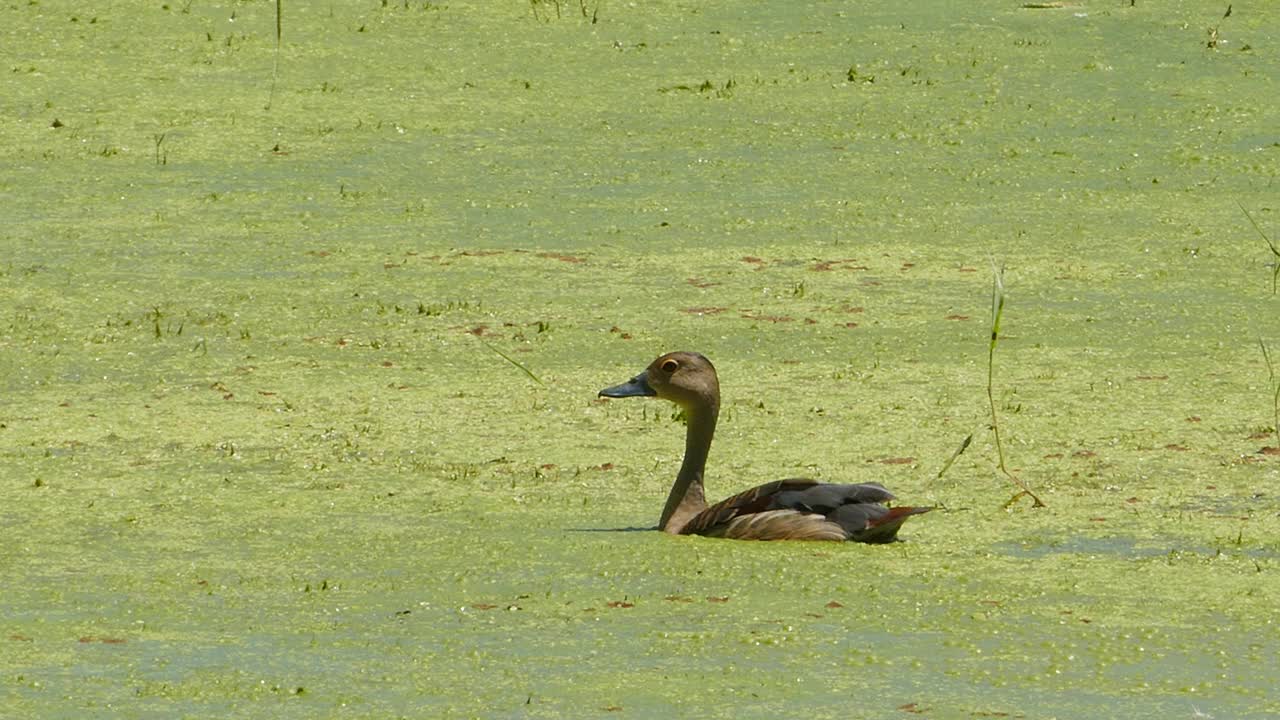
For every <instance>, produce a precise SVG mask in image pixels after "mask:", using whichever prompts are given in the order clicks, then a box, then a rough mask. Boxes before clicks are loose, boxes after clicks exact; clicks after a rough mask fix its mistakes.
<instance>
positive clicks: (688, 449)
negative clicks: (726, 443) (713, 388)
mask: <svg viewBox="0 0 1280 720" xmlns="http://www.w3.org/2000/svg"><path fill="white" fill-rule="evenodd" d="M719 414H720V403H719V402H718V401H715V400H712V401H711V402H709V403H707V404H706V405H703V406H700V407H696V408H691V409H689V410H687V416H688V423H689V427H688V430H687V431H686V432H685V438H684V462H682V463H681V464H680V473H679V474H678V475H676V482H675V485H672V486H671V494H670V495H668V496H667V504H666V507H664V508H663V509H662V519H661V520H659V521H658V528H659V529H660V530H664V531H666V532H669V533H672V534H679V532H680V530H681V529H683V528H684V526H685V525H687V524H688V522H689V520H690V519H692V518H693V517H694V516H695V515H697V514H698V513H700V512H702V511H703V510H705V509H706V507H707V498H706V495H705V494H704V493H703V490H702V473H703V471H705V470H706V467H707V453H708V452H709V451H710V450H711V438H712V437H713V436H714V435H715V434H716V418H717V416H718V415H719Z"/></svg>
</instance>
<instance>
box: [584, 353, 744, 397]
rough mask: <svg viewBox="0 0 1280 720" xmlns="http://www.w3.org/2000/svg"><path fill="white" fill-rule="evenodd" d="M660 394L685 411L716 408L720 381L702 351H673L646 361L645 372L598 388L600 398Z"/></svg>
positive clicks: (659, 395)
mask: <svg viewBox="0 0 1280 720" xmlns="http://www.w3.org/2000/svg"><path fill="white" fill-rule="evenodd" d="M637 396H646V397H660V398H662V399H663V400H670V401H671V402H673V403H675V404H677V405H679V406H680V407H682V408H684V409H685V410H693V409H698V408H704V407H717V408H718V406H719V404H720V381H719V380H717V379H716V369H715V366H713V365H712V364H711V361H710V360H708V359H707V358H706V356H704V355H702V354H701V353H696V352H673V353H667V354H666V355H663V356H662V357H660V358H658V359H657V360H654V361H653V362H651V363H649V367H647V368H645V370H644V372H642V373H640V374H639V375H637V376H635V377H633V378H631V379H630V380H628V381H627V382H624V383H622V384H621V385H615V386H613V387H610V388H605V389H604V390H601V391H600V397H610V398H623V397H637Z"/></svg>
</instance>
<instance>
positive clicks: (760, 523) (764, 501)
mask: <svg viewBox="0 0 1280 720" xmlns="http://www.w3.org/2000/svg"><path fill="white" fill-rule="evenodd" d="M892 499H893V493H891V492H889V491H888V490H887V489H886V488H885V487H884V486H883V485H880V484H879V483H860V484H853V485H832V484H828V483H819V482H817V481H815V480H806V479H790V480H777V481H774V482H771V483H766V484H764V485H760V486H757V487H754V488H751V489H750V490H746V491H744V492H740V493H738V494H737V495H734V496H732V497H729V498H726V499H724V500H721V501H720V502H718V503H716V504H715V505H712V506H711V507H709V508H707V509H706V510H703V511H702V512H701V513H699V514H698V515H695V516H694V517H693V518H692V519H691V520H690V521H689V523H688V524H687V525H685V527H684V528H682V529H681V531H680V532H681V533H682V534H686V535H710V536H713V537H724V538H733V539H737V540H854V541H857V542H865V543H887V542H893V541H894V540H896V539H897V535H898V528H900V527H902V523H904V522H906V520H907V518H909V517H911V516H912V515H918V514H920V513H924V512H928V511H929V510H930V509H931V508H927V507H924V508H916V507H895V508H888V507H885V506H884V504H883V503H885V502H888V501H889V500H892Z"/></svg>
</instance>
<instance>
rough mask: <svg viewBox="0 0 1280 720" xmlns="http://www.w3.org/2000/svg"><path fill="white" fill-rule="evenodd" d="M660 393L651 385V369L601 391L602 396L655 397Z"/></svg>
mask: <svg viewBox="0 0 1280 720" xmlns="http://www.w3.org/2000/svg"><path fill="white" fill-rule="evenodd" d="M657 394H658V393H657V392H656V391H655V390H654V389H653V388H652V387H650V386H649V371H648V370H646V371H644V372H642V373H640V374H639V375H637V376H635V377H633V378H631V379H630V380H628V381H626V382H624V383H622V384H621V385H614V386H613V387H610V388H605V389H603V390H601V391H600V397H611V398H624V397H653V396H655V395H657Z"/></svg>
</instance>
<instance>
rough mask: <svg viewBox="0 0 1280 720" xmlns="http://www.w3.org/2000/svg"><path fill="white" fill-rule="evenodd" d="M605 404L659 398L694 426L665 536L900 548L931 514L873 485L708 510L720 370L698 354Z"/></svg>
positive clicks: (797, 488)
mask: <svg viewBox="0 0 1280 720" xmlns="http://www.w3.org/2000/svg"><path fill="white" fill-rule="evenodd" d="M599 397H603V398H629V397H656V398H659V399H662V400H668V401H670V402H673V403H675V404H676V405H677V406H679V407H680V408H681V409H682V410H683V411H684V414H685V417H686V419H687V422H688V424H687V428H686V431H685V447H684V460H683V461H682V462H681V463H680V471H679V472H678V473H677V474H676V480H675V484H673V485H672V486H671V492H670V493H669V494H668V495H667V502H666V505H665V506H664V507H663V508H662V516H661V518H660V519H659V521H658V529H659V530H661V531H663V532H666V533H670V534H672V535H705V536H709V537H719V538H728V539H734V540H830V541H852V542H861V543H871V544H879V543H891V542H896V541H899V540H900V538H898V529H899V528H901V527H902V524H903V523H904V522H906V521H907V520H908V519H909V518H911V517H912V516H914V515H920V514H923V513H926V512H929V511H930V510H932V509H933V508H932V507H927V506H925V507H909V506H901V505H899V506H893V507H890V506H888V505H887V504H886V503H888V502H889V501H891V500H894V499H895V498H894V495H893V493H891V492H889V490H888V489H886V488H885V487H884V486H883V485H881V484H879V483H874V482H868V483H857V484H846V485H841V484H834V483H823V482H819V481H817V480H810V479H807V478H789V479H786V480H775V481H773V482H769V483H765V484H763V485H759V486H756V487H753V488H751V489H749V490H744V491H742V492H740V493H738V494H736V495H733V496H732V497H729V498H726V499H724V500H721V501H720V502H718V503H716V504H714V505H707V500H706V495H705V490H704V488H703V483H702V480H703V475H704V474H705V473H706V466H707V456H708V454H709V453H710V450H711V441H712V439H713V437H714V436H715V432H716V421H717V419H718V418H719V414H720V381H719V378H718V377H717V376H716V369H715V366H714V365H712V364H711V361H710V360H708V359H707V357H706V356H705V355H703V354H702V353H697V352H687V351H682V352H671V353H667V354H665V355H662V356H661V357H659V358H657V359H656V360H654V361H653V362H652V363H650V364H649V366H648V367H647V368H645V370H644V371H643V372H641V373H640V374H639V375H636V376H635V377H633V378H631V379H630V380H628V381H627V382H624V383H622V384H621V385H615V386H613V387H608V388H605V389H603V390H601V391H600V393H599Z"/></svg>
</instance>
